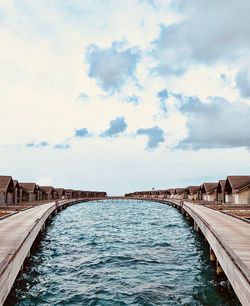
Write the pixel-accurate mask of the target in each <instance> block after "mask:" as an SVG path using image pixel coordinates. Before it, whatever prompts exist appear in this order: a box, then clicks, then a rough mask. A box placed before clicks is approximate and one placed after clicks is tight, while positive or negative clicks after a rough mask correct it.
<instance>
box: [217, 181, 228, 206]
mask: <svg viewBox="0 0 250 306" xmlns="http://www.w3.org/2000/svg"><path fill="white" fill-rule="evenodd" d="M225 185H226V180H219V182H218V185H217V192H216V201H217V202H221V203H225Z"/></svg>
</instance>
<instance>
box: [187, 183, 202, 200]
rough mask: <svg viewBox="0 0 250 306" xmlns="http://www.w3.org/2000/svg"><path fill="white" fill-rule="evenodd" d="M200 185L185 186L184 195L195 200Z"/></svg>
mask: <svg viewBox="0 0 250 306" xmlns="http://www.w3.org/2000/svg"><path fill="white" fill-rule="evenodd" d="M199 188H200V186H188V187H187V188H186V195H187V199H188V200H195V201H196V200H197V199H198V197H199Z"/></svg>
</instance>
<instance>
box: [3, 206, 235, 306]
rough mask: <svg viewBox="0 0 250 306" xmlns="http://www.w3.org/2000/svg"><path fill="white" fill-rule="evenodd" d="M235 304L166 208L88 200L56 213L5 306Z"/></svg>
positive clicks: (202, 249)
mask: <svg viewBox="0 0 250 306" xmlns="http://www.w3.org/2000/svg"><path fill="white" fill-rule="evenodd" d="M9 305H11V306H13V305H22V306H24V305H29V306H30V305H103V306H106V305H107V306H108V305H215V306H219V305H221V306H222V305H223V306H227V305H228V306H237V305H240V303H239V301H238V300H237V297H236V296H235V295H234V293H233V292H230V291H228V290H227V289H226V284H225V281H224V280H223V279H222V280H221V279H220V280H219V279H217V278H216V276H215V273H214V268H213V266H212V264H211V263H210V262H209V250H208V245H207V243H205V241H204V239H203V237H202V236H201V235H200V236H199V235H198V234H196V233H195V232H194V231H193V228H192V226H191V224H190V223H188V221H186V220H185V219H184V217H183V216H182V215H181V214H180V213H179V212H178V211H177V210H176V209H174V208H173V207H171V206H168V205H162V204H158V203H154V202H135V201H131V202H125V201H123V202H122V201H117V202H115V203H112V202H105V203H101V202H99V203H97V202H89V203H81V204H78V205H74V206H71V207H69V208H67V209H66V210H64V211H62V212H61V213H59V214H57V215H56V216H55V218H54V219H53V221H52V222H51V223H50V225H49V226H48V228H47V231H46V232H45V233H44V234H43V237H41V239H40V241H38V242H37V243H36V244H35V246H34V249H33V252H32V256H31V258H30V259H29V261H28V262H27V265H26V267H25V269H24V271H23V273H22V274H20V276H19V277H18V279H17V281H16V283H15V286H14V287H13V290H12V291H11V293H10V295H9V297H8V299H7V301H6V305H5V306H9Z"/></svg>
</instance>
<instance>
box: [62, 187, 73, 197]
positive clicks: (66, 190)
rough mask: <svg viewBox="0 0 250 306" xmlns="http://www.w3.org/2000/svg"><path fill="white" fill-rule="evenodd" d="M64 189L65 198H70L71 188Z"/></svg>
mask: <svg viewBox="0 0 250 306" xmlns="http://www.w3.org/2000/svg"><path fill="white" fill-rule="evenodd" d="M64 191H65V198H67V199H72V193H73V190H72V189H64Z"/></svg>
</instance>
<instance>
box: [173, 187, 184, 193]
mask: <svg viewBox="0 0 250 306" xmlns="http://www.w3.org/2000/svg"><path fill="white" fill-rule="evenodd" d="M175 192H176V193H177V194H183V193H184V192H185V188H176V189H175Z"/></svg>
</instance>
